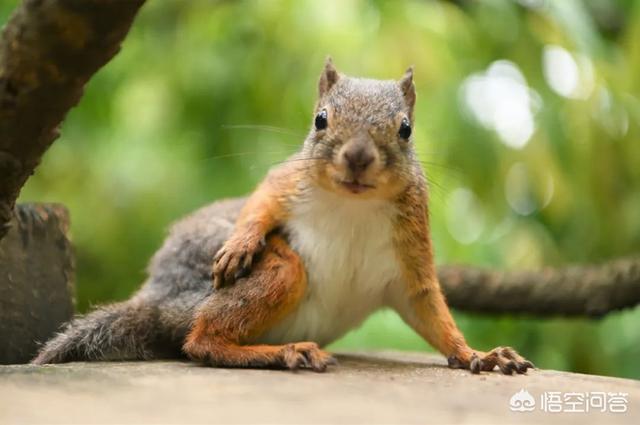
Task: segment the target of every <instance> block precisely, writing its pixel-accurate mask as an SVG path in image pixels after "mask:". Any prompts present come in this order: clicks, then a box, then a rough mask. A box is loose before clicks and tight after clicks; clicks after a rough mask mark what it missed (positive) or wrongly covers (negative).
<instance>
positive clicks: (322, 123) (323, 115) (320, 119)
mask: <svg viewBox="0 0 640 425" xmlns="http://www.w3.org/2000/svg"><path fill="white" fill-rule="evenodd" d="M315 124H316V130H324V129H325V128H327V124H328V123H327V110H326V109H323V110H322V111H320V112H318V115H316V121H315Z"/></svg>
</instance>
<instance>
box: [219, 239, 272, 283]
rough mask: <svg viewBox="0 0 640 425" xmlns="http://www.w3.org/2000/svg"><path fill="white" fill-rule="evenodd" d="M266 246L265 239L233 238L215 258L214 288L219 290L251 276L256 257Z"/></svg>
mask: <svg viewBox="0 0 640 425" xmlns="http://www.w3.org/2000/svg"><path fill="white" fill-rule="evenodd" d="M265 246H266V241H265V239H264V238H254V239H252V238H242V237H232V238H230V239H229V240H227V242H225V244H224V245H223V246H222V248H220V250H219V251H218V252H217V253H216V255H215V256H214V263H213V269H212V272H211V277H212V279H213V287H214V288H215V289H219V288H222V287H223V286H225V285H228V284H232V283H234V282H235V281H236V280H238V279H241V278H243V277H246V276H247V275H249V273H250V272H251V266H252V264H253V259H254V257H255V256H256V255H257V254H258V253H260V252H261V251H262V250H263V249H264V247H265Z"/></svg>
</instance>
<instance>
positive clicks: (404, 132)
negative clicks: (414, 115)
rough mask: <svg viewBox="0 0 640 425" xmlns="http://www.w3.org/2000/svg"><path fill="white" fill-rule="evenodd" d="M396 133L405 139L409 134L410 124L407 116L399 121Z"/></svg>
mask: <svg viewBox="0 0 640 425" xmlns="http://www.w3.org/2000/svg"><path fill="white" fill-rule="evenodd" d="M398 135H399V136H400V137H402V138H403V139H405V140H408V139H409V137H410V136H411V124H410V123H409V119H408V118H403V119H402V122H401V123H400V130H398Z"/></svg>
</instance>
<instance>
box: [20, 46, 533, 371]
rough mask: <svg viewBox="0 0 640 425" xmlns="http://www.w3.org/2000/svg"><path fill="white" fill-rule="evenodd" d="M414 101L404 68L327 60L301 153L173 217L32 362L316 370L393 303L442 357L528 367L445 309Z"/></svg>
mask: <svg viewBox="0 0 640 425" xmlns="http://www.w3.org/2000/svg"><path fill="white" fill-rule="evenodd" d="M415 103H416V90H415V84H414V82H413V68H409V69H408V70H407V71H406V73H405V74H404V76H403V77H402V78H401V79H400V80H398V81H396V80H385V81H383V80H373V79H362V78H354V77H349V76H346V75H344V74H342V73H339V72H338V71H337V70H336V68H335V66H334V65H333V63H332V61H331V59H330V58H328V59H327V61H326V63H325V66H324V69H323V71H322V73H321V76H320V80H319V83H318V98H317V103H316V105H315V110H314V114H313V117H314V118H313V124H312V127H311V129H310V131H309V134H308V136H307V138H306V139H305V141H304V143H303V146H302V148H301V149H300V151H299V152H298V153H296V154H294V155H293V156H292V157H290V158H289V159H288V160H286V161H285V162H283V163H282V164H280V165H278V166H276V167H274V168H272V169H271V170H270V171H269V173H268V175H267V176H266V178H265V179H264V180H263V181H262V182H261V183H260V184H259V186H258V187H257V189H256V190H255V191H254V192H253V193H252V194H251V195H250V196H249V197H247V198H241V199H230V200H222V201H218V202H215V203H213V204H211V205H209V206H206V207H204V208H202V209H200V210H198V211H196V212H195V213H193V214H192V215H190V216H188V217H187V218H185V219H183V220H182V221H180V222H178V223H177V224H176V225H174V227H173V228H172V230H171V232H170V235H169V237H168V238H167V239H166V241H165V242H164V245H163V246H162V248H161V249H160V250H159V251H158V252H157V253H156V254H155V255H154V257H153V259H152V261H151V264H150V266H149V269H148V274H149V277H148V279H147V281H146V282H145V283H144V284H143V286H142V287H141V289H140V290H139V291H138V292H137V293H135V294H134V295H133V296H132V298H130V299H129V300H127V301H124V302H121V303H116V304H111V305H107V306H103V307H100V308H98V309H97V310H95V311H93V312H91V313H89V314H87V315H86V316H84V317H82V316H81V317H78V318H75V319H74V320H72V321H71V322H70V323H69V324H68V325H66V327H65V328H64V329H63V331H62V332H61V333H59V334H58V335H57V336H55V337H54V338H53V339H51V340H50V341H49V342H47V343H46V344H45V345H44V346H43V347H42V349H41V350H40V352H39V354H38V355H37V357H36V358H35V359H34V360H33V361H32V363H34V364H46V363H59V362H68V361H75V360H126V359H157V358H179V357H184V356H185V355H186V356H187V357H188V358H190V359H192V360H194V361H198V362H202V363H204V364H208V365H211V366H216V367H250V368H282V369H298V368H305V369H310V370H313V371H318V372H320V371H324V370H325V369H326V368H327V367H328V366H329V365H331V364H334V363H335V360H334V357H333V356H332V355H331V354H329V353H328V352H326V351H324V350H322V349H321V347H322V346H324V345H326V344H328V343H330V342H332V341H335V340H336V339H338V338H340V337H341V336H343V335H344V334H345V333H346V332H348V331H349V330H351V329H353V328H355V327H357V326H358V325H360V324H361V323H362V322H363V321H364V320H365V319H366V318H367V316H369V315H370V314H371V313H372V312H374V311H376V310H378V309H380V308H383V307H390V308H392V309H394V310H395V311H396V312H398V314H399V315H400V316H401V317H402V319H403V320H404V321H405V322H406V323H407V324H408V325H409V326H411V327H412V328H413V329H414V330H415V331H416V332H417V333H418V334H419V335H421V336H422V337H423V338H424V339H425V340H426V341H427V342H428V343H429V344H431V345H432V346H433V347H434V348H436V349H437V350H438V351H439V352H441V353H442V354H443V355H444V356H445V357H446V358H447V360H448V365H449V366H450V367H452V368H463V369H469V370H471V372H473V373H479V372H480V371H491V370H494V369H495V368H496V367H498V368H499V370H500V371H501V372H502V373H505V374H513V373H514V372H515V373H526V372H527V369H529V368H533V367H534V366H533V364H532V363H531V362H529V361H528V360H526V359H524V358H523V357H522V356H520V355H519V354H518V353H517V352H516V351H515V350H513V349H512V348H510V347H498V348H495V349H493V350H491V351H489V352H481V351H476V350H473V349H471V348H470V347H469V346H468V344H467V343H466V341H465V338H464V336H463V335H462V333H461V332H460V330H459V329H458V327H457V326H456V324H455V322H454V320H453V317H452V315H451V313H450V311H449V308H448V307H447V304H446V301H445V297H444V295H443V293H442V290H441V289H440V285H439V283H438V278H437V275H436V271H435V265H434V260H433V247H432V242H431V239H430V233H429V211H428V186H427V181H426V178H425V175H424V173H423V171H422V168H421V166H420V163H419V162H418V160H417V158H416V153H415V150H414V146H413V140H412V129H413V126H414V105H415ZM212 259H213V261H212ZM212 262H213V266H212ZM212 278H213V282H212Z"/></svg>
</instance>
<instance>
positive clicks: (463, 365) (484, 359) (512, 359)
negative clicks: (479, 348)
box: [447, 347, 535, 375]
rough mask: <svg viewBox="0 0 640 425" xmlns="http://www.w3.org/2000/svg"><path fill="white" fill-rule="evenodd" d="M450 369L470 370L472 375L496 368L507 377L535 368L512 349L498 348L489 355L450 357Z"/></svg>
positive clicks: (479, 353) (477, 353) (477, 354)
mask: <svg viewBox="0 0 640 425" xmlns="http://www.w3.org/2000/svg"><path fill="white" fill-rule="evenodd" d="M447 360H448V363H449V367H450V368H454V369H469V370H470V371H471V372H472V373H480V371H485V372H490V371H492V370H493V369H495V367H496V366H498V368H499V369H500V372H502V373H504V374H505V375H512V374H513V372H516V373H527V369H533V368H535V366H534V365H533V363H531V362H530V361H529V360H527V359H525V358H524V357H522V356H521V355H520V354H518V352H517V351H516V350H514V349H513V348H511V347H498V348H494V349H493V350H491V351H489V352H488V353H481V352H473V353H471V354H470V355H467V356H450V357H449V358H448V359H447Z"/></svg>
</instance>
